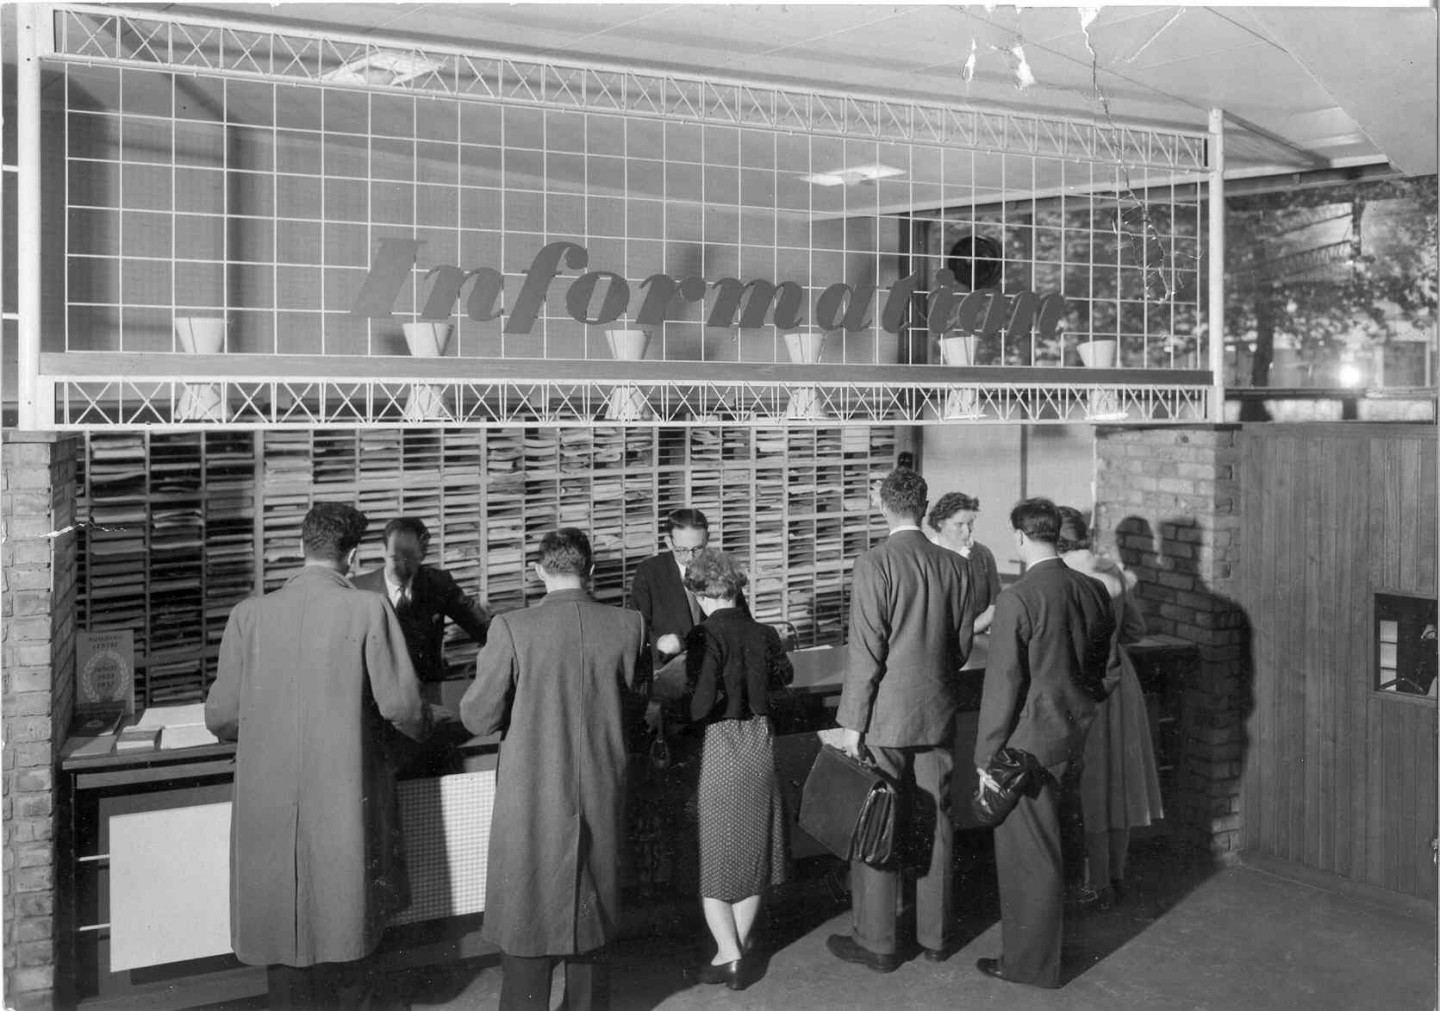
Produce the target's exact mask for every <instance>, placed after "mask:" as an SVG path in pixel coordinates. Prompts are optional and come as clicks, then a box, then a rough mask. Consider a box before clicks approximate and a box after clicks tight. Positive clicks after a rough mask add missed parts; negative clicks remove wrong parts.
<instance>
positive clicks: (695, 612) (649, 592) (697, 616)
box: [630, 509, 749, 667]
mask: <svg viewBox="0 0 1440 1011" xmlns="http://www.w3.org/2000/svg"><path fill="white" fill-rule="evenodd" d="M665 542H666V543H667V544H668V545H669V546H670V550H669V551H662V552H660V554H658V555H655V556H653V557H651V558H647V559H645V561H643V562H641V563H640V564H639V566H637V567H636V569H635V580H634V582H633V583H631V584H630V607H631V608H632V609H633V610H636V611H639V612H640V616H641V617H642V618H644V619H645V630H646V632H648V633H649V635H650V642H651V644H652V645H653V646H654V650H655V662H656V666H657V667H659V666H660V665H661V664H663V663H665V661H667V660H670V659H672V658H673V657H676V656H678V655H679V654H680V653H681V652H682V651H683V650H684V649H685V636H686V635H688V634H689V633H690V629H691V628H693V627H695V626H696V625H698V624H700V622H702V621H704V620H705V615H704V613H703V612H702V611H701V610H700V604H699V602H698V601H696V599H695V595H694V594H693V593H691V592H690V591H689V590H687V589H685V584H684V583H682V582H681V579H682V578H683V577H684V575H685V570H686V569H688V568H689V567H690V559H692V558H694V557H695V555H696V554H697V553H698V552H700V551H701V550H703V549H704V548H705V546H706V545H707V544H708V543H710V521H709V520H707V519H706V518H705V514H704V513H702V512H701V511H700V510H699V509H676V510H675V511H674V512H672V513H671V514H670V516H669V517H668V518H667V519H666V521H665ZM735 606H736V607H739V608H741V609H742V610H745V611H746V612H747V613H748V611H749V608H748V607H746V604H745V599H744V594H741V595H740V599H738V600H737V601H736V602H735Z"/></svg>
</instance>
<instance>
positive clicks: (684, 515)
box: [665, 509, 710, 534]
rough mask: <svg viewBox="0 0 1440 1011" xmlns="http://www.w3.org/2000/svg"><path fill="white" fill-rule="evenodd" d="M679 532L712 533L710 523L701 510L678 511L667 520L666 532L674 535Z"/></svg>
mask: <svg viewBox="0 0 1440 1011" xmlns="http://www.w3.org/2000/svg"><path fill="white" fill-rule="evenodd" d="M677 530H704V531H705V532H706V533H709V532H710V521H709V520H708V519H706V518H705V514H704V513H702V512H701V511H700V510H699V509H676V510H675V511H674V512H673V513H671V514H670V515H669V516H667V517H666V518H665V532H666V533H667V534H673V533H674V532H675V531H677Z"/></svg>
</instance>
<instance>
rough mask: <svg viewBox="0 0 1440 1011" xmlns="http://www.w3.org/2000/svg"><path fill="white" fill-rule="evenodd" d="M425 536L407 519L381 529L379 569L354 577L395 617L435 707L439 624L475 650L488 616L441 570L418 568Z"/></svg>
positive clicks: (441, 668)
mask: <svg viewBox="0 0 1440 1011" xmlns="http://www.w3.org/2000/svg"><path fill="white" fill-rule="evenodd" d="M429 546H430V531H429V530H427V529H426V528H425V524H424V523H423V522H421V521H420V520H418V519H415V518H413V517H410V516H400V517H397V518H395V519H393V520H391V521H390V522H389V523H387V524H385V567H384V568H383V569H376V570H375V571H373V572H367V573H365V574H364V575H361V576H356V577H355V580H354V582H355V585H356V586H357V587H359V588H360V589H362V590H373V591H374V592H376V593H383V594H385V596H386V597H388V598H389V600H390V603H391V604H392V605H393V606H394V608H395V614H396V615H397V616H398V617H399V618H400V627H401V628H402V629H403V630H404V632H405V645H406V647H407V648H408V649H409V651H410V660H411V662H412V663H413V664H414V665H415V673H416V675H417V676H418V677H419V678H420V682H421V693H422V694H423V695H424V696H425V700H426V701H427V702H431V703H434V704H439V703H440V684H439V683H440V682H441V681H444V680H445V648H444V645H445V619H446V618H447V617H448V618H449V619H450V620H451V621H453V622H455V623H456V624H457V625H459V626H460V627H461V628H463V629H464V630H465V633H466V634H467V635H469V636H470V638H471V639H473V640H474V641H475V645H476V646H477V647H478V646H483V645H485V634H486V629H487V628H489V625H490V616H489V615H488V614H486V613H485V609H484V608H483V607H481V606H480V605H478V604H476V603H475V601H474V600H472V599H471V598H470V596H469V595H468V594H466V593H465V591H464V590H462V589H461V588H460V586H459V584H458V583H456V582H455V580H454V578H453V577H451V576H450V575H449V574H448V573H446V572H445V571H443V570H441V569H437V568H435V567H434V566H431V565H423V564H421V563H422V562H423V561H424V559H425V551H426V549H427V548H428V547H429Z"/></svg>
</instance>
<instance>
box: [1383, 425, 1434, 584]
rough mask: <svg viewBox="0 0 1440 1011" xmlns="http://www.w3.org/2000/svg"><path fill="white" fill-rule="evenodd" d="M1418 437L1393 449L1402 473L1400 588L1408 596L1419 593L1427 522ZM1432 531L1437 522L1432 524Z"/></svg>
mask: <svg viewBox="0 0 1440 1011" xmlns="http://www.w3.org/2000/svg"><path fill="white" fill-rule="evenodd" d="M1421 445H1422V444H1421V441H1420V440H1419V439H1418V438H1410V439H1405V440H1403V441H1400V442H1397V443H1395V444H1394V445H1392V446H1391V447H1390V451H1391V453H1392V454H1393V455H1395V456H1396V458H1397V465H1398V467H1399V470H1400V474H1399V477H1400V572H1399V580H1398V582H1396V583H1395V585H1396V586H1397V587H1399V588H1400V589H1401V590H1404V591H1405V592H1406V593H1415V592H1417V591H1418V590H1419V586H1420V579H1419V573H1420V569H1419V558H1420V546H1421V544H1422V543H1423V542H1424V538H1423V537H1421V535H1420V527H1421V526H1422V525H1423V523H1424V521H1423V519H1422V516H1421V509H1420V502H1421V499H1420V449H1421ZM1429 525H1430V526H1431V527H1432V528H1433V527H1434V526H1435V521H1434V520H1433V519H1432V520H1431V521H1430V524H1429Z"/></svg>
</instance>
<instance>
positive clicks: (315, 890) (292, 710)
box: [205, 502, 431, 1009]
mask: <svg viewBox="0 0 1440 1011" xmlns="http://www.w3.org/2000/svg"><path fill="white" fill-rule="evenodd" d="M364 533H365V517H364V515H362V514H361V513H360V512H359V511H358V510H356V509H354V508H352V507H351V506H348V505H343V504H341V503H336V502H317V503H316V504H315V505H314V506H313V507H312V508H311V509H310V511H309V513H308V514H307V515H306V517H305V521H304V524H303V526H302V528H301V540H302V542H303V545H304V550H305V566H304V568H302V569H301V570H300V572H298V573H297V574H296V575H295V576H293V577H292V578H291V579H290V581H289V582H287V583H286V584H285V585H284V586H282V587H281V588H280V589H278V590H275V591H274V592H272V593H268V594H265V595H264V596H263V597H251V598H250V599H248V600H243V601H241V602H240V603H239V604H237V605H236V606H235V609H234V610H233V611H231V613H230V620H229V622H228V623H227V624H226V626H225V633H224V636H223V638H222V639H221V641H220V661H219V671H218V675H217V678H216V681H215V684H214V685H213V686H212V687H211V689H210V694H209V697H208V698H207V699H206V701H205V724H206V726H208V727H209V728H210V730H211V732H212V733H214V734H215V735H216V736H218V737H219V738H220V739H221V740H226V741H235V742H236V744H237V746H236V755H235V788H234V807H233V812H232V822H231V833H230V841H231V849H230V935H231V943H232V945H233V947H234V949H235V955H236V957H237V958H239V959H240V961H242V962H244V963H246V964H249V965H264V966H267V967H268V982H269V990H270V1003H269V1006H270V1007H271V1008H316V1009H330V1008H336V1007H347V1008H348V1007H355V1008H363V1007H374V1006H376V1005H375V1004H374V1003H372V1001H373V1000H374V998H375V991H376V989H377V987H378V980H377V979H376V978H375V977H374V974H373V973H371V972H370V971H369V967H368V966H367V964H366V962H365V959H366V956H368V955H370V954H371V953H372V952H373V951H374V949H375V947H376V945H377V944H378V943H379V941H380V935H381V934H382V933H383V932H384V930H385V926H386V923H387V921H388V919H389V917H390V916H391V915H392V914H393V913H395V912H398V911H399V910H400V909H402V908H404V906H405V904H406V902H407V901H408V887H407V884H406V881H405V879H404V866H403V860H402V857H401V853H400V837H399V824H398V807H397V798H396V788H395V773H394V769H393V766H392V763H391V758H390V750H391V749H390V747H389V744H388V743H387V737H389V736H391V735H394V734H395V733H396V732H398V733H400V734H403V735H405V736H406V737H409V738H412V739H415V740H420V739H422V738H423V737H424V736H425V735H426V734H427V733H428V732H429V729H430V725H431V712H430V708H429V706H428V705H426V703H425V702H424V701H422V700H421V698H420V686H419V682H418V681H417V680H416V677H415V671H414V668H413V667H412V666H411V664H410V657H409V655H408V653H407V651H406V649H405V637H404V633H403V632H402V631H401V629H400V623H399V621H398V620H397V619H396V617H395V612H394V611H393V610H392V609H391V607H390V605H389V604H388V603H386V601H385V598H384V597H381V596H379V595H377V594H374V593H367V592H365V591H363V590H357V589H356V588H355V587H354V586H353V585H352V584H351V583H350V581H349V580H348V579H347V578H346V572H347V571H348V570H349V567H350V564H351V562H353V560H354V557H355V549H356V547H357V546H358V545H359V544H360V539H361V537H362V536H363V535H364Z"/></svg>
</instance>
